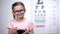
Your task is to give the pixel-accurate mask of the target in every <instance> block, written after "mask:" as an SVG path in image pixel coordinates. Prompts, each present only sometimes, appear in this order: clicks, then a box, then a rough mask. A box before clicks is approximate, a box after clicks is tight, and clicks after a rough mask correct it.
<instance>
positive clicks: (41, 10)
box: [0, 0, 60, 34]
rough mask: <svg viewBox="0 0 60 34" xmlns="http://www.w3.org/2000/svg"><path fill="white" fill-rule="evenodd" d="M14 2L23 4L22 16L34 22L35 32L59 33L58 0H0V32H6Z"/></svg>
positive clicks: (59, 14) (40, 33)
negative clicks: (24, 11) (23, 13)
mask: <svg viewBox="0 0 60 34" xmlns="http://www.w3.org/2000/svg"><path fill="white" fill-rule="evenodd" d="M14 2H23V3H24V4H25V8H26V13H25V16H24V17H25V18H26V19H28V20H31V21H33V22H34V23H35V25H36V27H35V28H34V33H35V34H60V0H0V34H8V29H7V24H8V23H9V21H10V20H11V19H13V15H12V10H11V5H12V4H13V3H14Z"/></svg>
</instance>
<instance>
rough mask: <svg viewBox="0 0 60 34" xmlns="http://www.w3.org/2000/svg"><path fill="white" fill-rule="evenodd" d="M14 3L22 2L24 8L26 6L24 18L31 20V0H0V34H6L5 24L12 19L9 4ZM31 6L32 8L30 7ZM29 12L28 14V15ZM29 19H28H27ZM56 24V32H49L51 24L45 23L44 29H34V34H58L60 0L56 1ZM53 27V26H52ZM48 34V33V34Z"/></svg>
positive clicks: (59, 28)
mask: <svg viewBox="0 0 60 34" xmlns="http://www.w3.org/2000/svg"><path fill="white" fill-rule="evenodd" d="M16 1H22V2H23V3H24V4H25V6H26V9H27V10H26V11H27V12H26V15H25V18H27V19H29V20H31V19H32V16H31V13H32V11H33V9H32V7H33V6H32V3H31V2H33V1H34V0H33V1H32V0H0V34H7V28H6V26H7V24H8V22H9V20H11V19H12V18H13V17H12V13H11V11H12V10H11V4H12V3H14V2H16ZM31 6H32V7H31ZM28 11H29V13H28ZM28 17H29V18H28ZM57 18H58V19H57V23H56V25H58V27H56V28H57V32H56V31H55V30H54V31H55V32H56V33H55V32H52V33H51V32H50V31H52V28H53V27H52V28H51V30H50V27H49V26H50V25H51V24H52V23H46V24H45V25H46V27H45V28H35V34H40V33H41V34H60V0H58V10H57ZM54 27H55V26H54ZM44 31H45V33H44ZM49 32H50V33H49Z"/></svg>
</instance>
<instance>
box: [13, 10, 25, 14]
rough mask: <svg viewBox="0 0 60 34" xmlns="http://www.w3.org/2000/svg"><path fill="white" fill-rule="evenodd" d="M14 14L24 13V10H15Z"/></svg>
mask: <svg viewBox="0 0 60 34" xmlns="http://www.w3.org/2000/svg"><path fill="white" fill-rule="evenodd" d="M13 12H14V13H16V12H24V9H21V10H16V11H13Z"/></svg>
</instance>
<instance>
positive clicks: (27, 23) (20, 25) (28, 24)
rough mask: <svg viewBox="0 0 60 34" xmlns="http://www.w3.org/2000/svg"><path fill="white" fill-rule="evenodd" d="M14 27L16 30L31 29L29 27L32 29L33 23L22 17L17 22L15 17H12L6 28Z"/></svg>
mask: <svg viewBox="0 0 60 34" xmlns="http://www.w3.org/2000/svg"><path fill="white" fill-rule="evenodd" d="M15 27H17V30H19V29H24V30H25V29H26V30H31V29H33V28H34V27H35V25H34V23H33V22H31V21H29V20H26V19H24V20H23V21H21V22H18V21H16V20H15V19H12V20H11V21H10V22H9V23H8V25H7V28H8V29H9V28H15Z"/></svg>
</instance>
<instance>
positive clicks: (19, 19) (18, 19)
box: [15, 18, 24, 22]
mask: <svg viewBox="0 0 60 34" xmlns="http://www.w3.org/2000/svg"><path fill="white" fill-rule="evenodd" d="M15 20H16V21H19V22H20V21H23V20H24V18H15Z"/></svg>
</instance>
